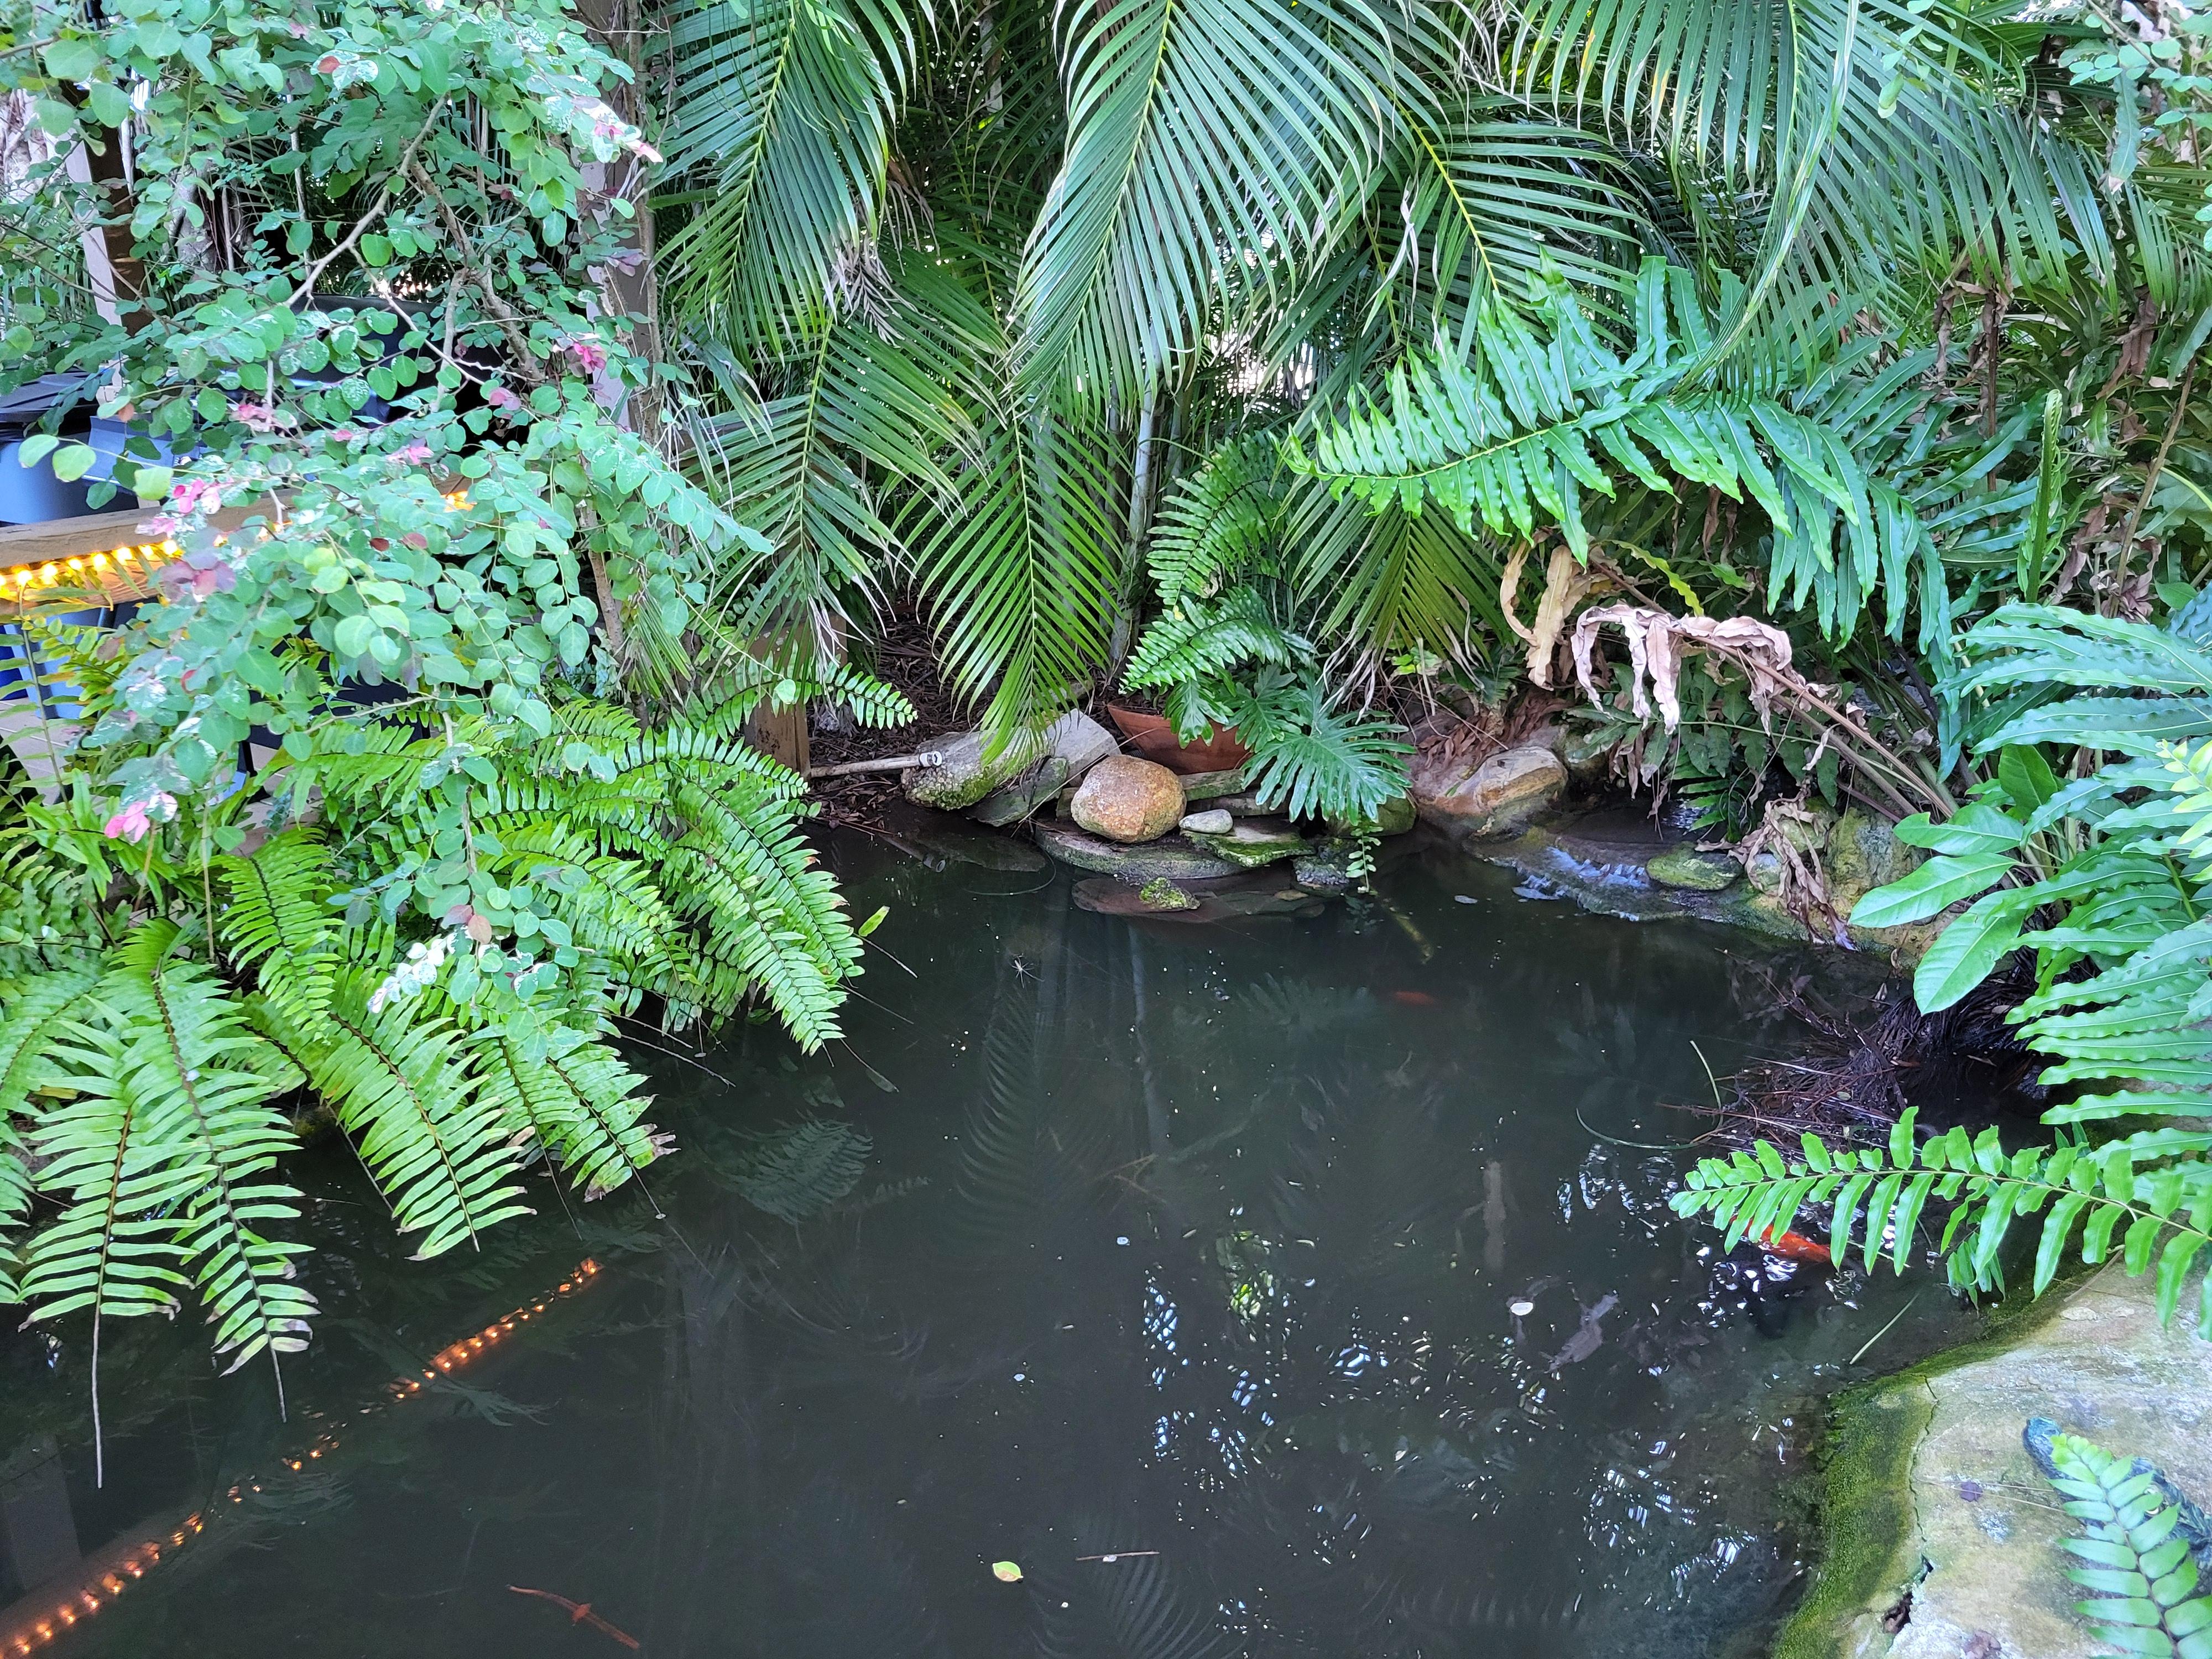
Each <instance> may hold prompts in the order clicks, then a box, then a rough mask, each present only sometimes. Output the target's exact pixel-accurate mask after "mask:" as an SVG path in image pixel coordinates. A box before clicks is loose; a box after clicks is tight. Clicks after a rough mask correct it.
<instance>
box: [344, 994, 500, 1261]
mask: <svg viewBox="0 0 2212 1659" xmlns="http://www.w3.org/2000/svg"><path fill="white" fill-rule="evenodd" d="M376 983H377V976H376V975H373V974H366V973H363V972H361V971H359V970H353V971H350V972H348V973H345V974H343V975H340V976H339V980H338V987H337V994H336V995H335V996H334V997H333V998H332V999H331V1006H330V1014H329V1018H330V1021H331V1026H332V1028H333V1030H334V1033H335V1036H334V1040H333V1041H332V1042H330V1043H329V1044H327V1045H325V1046H322V1047H320V1048H318V1049H317V1050H316V1051H315V1052H313V1054H310V1055H309V1056H308V1057H307V1074H308V1077H309V1079H311V1080H312V1081H313V1084H314V1086H315V1088H316V1089H317V1091H319V1092H320V1093H321V1094H322V1095H323V1096H324V1097H325V1098H326V1099H327V1100H329V1102H330V1103H331V1108H332V1109H333V1110H334V1111H336V1112H337V1118H338V1121H339V1122H340V1123H342V1124H343V1125H344V1126H345V1127H346V1128H347V1129H348V1130H349V1131H350V1132H352V1133H355V1134H357V1135H359V1136H360V1137H361V1155H362V1162H363V1163H364V1164H367V1165H368V1170H369V1173H370V1174H371V1175H372V1176H374V1177H375V1178H376V1182H377V1184H378V1185H379V1186H380V1187H381V1188H383V1189H384V1193H385V1196H386V1198H388V1199H390V1200H391V1201H392V1209H393V1212H394V1213H395V1215H396V1216H397V1218H398V1223H399V1230H400V1231H402V1232H404V1233H407V1232H420V1233H421V1234H422V1240H421V1242H420V1243H418V1244H417V1246H416V1252H415V1255H416V1260H418V1261H419V1260H422V1259H424V1258H427V1257H429V1256H434V1255H440V1254H441V1253H442V1252H444V1251H446V1250H449V1249H453V1246H454V1245H456V1244H459V1243H463V1242H464V1241H466V1242H467V1243H471V1244H474V1243H477V1242H478V1237H479V1235H480V1234H482V1232H483V1231H484V1229H486V1228H487V1227H490V1226H492V1225H495V1224H496V1223H498V1222H501V1221H505V1220H507V1219H508V1218H511V1217H514V1216H519V1215H528V1214H530V1213H531V1211H530V1209H529V1207H528V1206H526V1205H525V1204H524V1203H523V1202H522V1188H521V1187H520V1185H519V1184H518V1180H519V1176H520V1160H519V1157H518V1154H517V1153H516V1152H515V1151H514V1149H513V1147H511V1146H507V1144H506V1139H505V1135H506V1126H505V1124H504V1122H503V1121H502V1119H501V1116H500V1114H499V1113H498V1111H497V1110H495V1109H494V1108H493V1107H492V1106H491V1105H490V1104H489V1103H488V1102H486V1101H485V1100H484V1099H483V1097H482V1093H481V1091H479V1089H478V1088H477V1079H476V1078H475V1076H474V1074H473V1073H471V1069H470V1067H469V1066H468V1065H467V1063H466V1060H465V1053H464V1051H463V1050H462V1049H461V1048H460V1045H459V1042H458V1041H457V1039H456V1036H455V1033H454V1031H453V1027H452V1026H451V1024H449V1023H447V1021H446V1020H444V1019H442V1018H439V1017H438V1015H437V1014H435V1012H430V1009H429V1001H430V1000H429V999H428V998H416V999H415V1000H411V1001H403V1000H395V1001H392V1002H389V1003H387V1004H386V1006H384V1007H383V1008H382V1009H380V1010H372V1009H371V1008H370V1007H369V1006H368V1005H369V998H370V993H371V992H372V991H373V989H374V987H375V985H376Z"/></svg>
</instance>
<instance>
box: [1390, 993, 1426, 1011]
mask: <svg viewBox="0 0 2212 1659" xmlns="http://www.w3.org/2000/svg"><path fill="white" fill-rule="evenodd" d="M1390 1000H1392V1001H1393V1002H1402V1003H1404V1004H1405V1005H1406V1006H1407V1007H1408V1008H1433V1007H1435V1006H1437V1000H1436V999H1435V998H1434V997H1432V996H1431V995H1430V994H1428V993H1427V992H1426V991H1393V992H1391V993H1390Z"/></svg>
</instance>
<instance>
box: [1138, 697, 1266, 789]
mask: <svg viewBox="0 0 2212 1659" xmlns="http://www.w3.org/2000/svg"><path fill="white" fill-rule="evenodd" d="M1106 712H1107V713H1108V714H1111V715H1112V716H1113V717H1114V724H1115V726H1116V727H1117V728H1118V729H1119V730H1120V732H1121V736H1122V738H1123V739H1124V740H1125V741H1126V742H1127V745H1128V747H1129V748H1130V750H1132V751H1133V752H1134V753H1136V754H1139V755H1141V756H1142V757H1144V758H1145V759H1146V760H1148V761H1157V762H1158V763H1160V764H1161V765H1162V766H1164V767H1166V768H1167V769H1168V770H1169V771H1170V772H1177V773H1181V774H1182V775H1184V776H1186V777H1188V776H1189V775H1191V774H1192V773H1194V772H1225V771H1227V770H1228V769H1230V768H1231V767H1232V766H1242V765H1243V764H1244V763H1245V762H1246V761H1247V760H1249V759H1250V758H1251V754H1252V751H1251V750H1249V749H1247V748H1246V747H1245V746H1244V745H1243V744H1241V743H1239V742H1237V729H1236V727H1234V726H1217V727H1216V728H1215V729H1214V732H1213V735H1212V737H1211V738H1207V739H1206V741H1205V742H1204V743H1181V742H1178V741H1177V740H1176V734H1175V727H1174V726H1171V725H1170V724H1169V723H1168V721H1167V720H1166V718H1165V717H1164V716H1163V715H1159V714H1142V713H1139V711H1138V710H1136V709H1134V708H1115V707H1113V706H1112V705H1111V704H1110V703H1109V705H1108V706H1107V709H1106Z"/></svg>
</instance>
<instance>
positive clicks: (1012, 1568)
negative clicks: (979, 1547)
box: [991, 1561, 1022, 1584]
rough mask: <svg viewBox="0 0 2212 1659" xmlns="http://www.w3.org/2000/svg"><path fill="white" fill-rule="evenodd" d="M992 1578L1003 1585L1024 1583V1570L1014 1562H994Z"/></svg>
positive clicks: (992, 1564)
mask: <svg viewBox="0 0 2212 1659" xmlns="http://www.w3.org/2000/svg"><path fill="white" fill-rule="evenodd" d="M991 1577H994V1578H995V1579H997V1580H998V1581H999V1582H1000V1583H1002V1584H1018V1583H1021V1582H1022V1570H1021V1568H1020V1567H1019V1566H1018V1565H1016V1564H1015V1563H1013V1562H1012V1561H994V1562H992V1563H991Z"/></svg>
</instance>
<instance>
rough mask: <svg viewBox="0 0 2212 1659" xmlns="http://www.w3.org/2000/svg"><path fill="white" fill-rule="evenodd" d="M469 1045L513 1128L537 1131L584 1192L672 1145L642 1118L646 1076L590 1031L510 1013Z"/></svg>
mask: <svg viewBox="0 0 2212 1659" xmlns="http://www.w3.org/2000/svg"><path fill="white" fill-rule="evenodd" d="M467 1046H468V1048H469V1049H470V1051H471V1053H472V1054H474V1055H475V1057H476V1063H477V1070H478V1072H479V1073H480V1074H481V1075H482V1076H483V1079H484V1087H483V1098H484V1100H485V1102H486V1103H487V1104H489V1106H490V1107H491V1108H492V1109H494V1110H495V1111H496V1112H498V1113H499V1114H500V1115H501V1118H502V1119H503V1120H504V1121H506V1123H507V1126H508V1133H510V1134H513V1133H518V1132H520V1133H527V1134H528V1135H530V1136H532V1138H534V1139H536V1140H537V1142H538V1145H539V1146H543V1147H544V1149H545V1154H546V1156H547V1158H550V1160H552V1161H553V1162H554V1163H556V1164H558V1165H559V1166H560V1167H561V1169H562V1170H563V1171H564V1172H565V1173H567V1174H568V1176H570V1177H571V1178H572V1179H573V1180H574V1182H575V1183H576V1184H577V1185H578V1186H579V1187H580V1188H583V1191H584V1196H585V1197H586V1199H594V1198H599V1197H601V1196H603V1195H604V1194H607V1193H610V1192H612V1191H613V1190H614V1189H615V1188H617V1187H619V1186H621V1185H622V1184H623V1182H626V1181H628V1180H629V1179H630V1177H631V1176H635V1175H636V1174H638V1173H639V1172H640V1171H641V1170H643V1169H644V1168H645V1166H646V1165H647V1164H650V1163H652V1162H653V1160H654V1159H655V1158H659V1157H660V1156H661V1155H662V1154H663V1153H665V1152H667V1151H668V1150H669V1148H668V1147H667V1146H665V1144H663V1142H662V1141H661V1140H660V1139H659V1138H658V1137H656V1136H655V1135H654V1134H653V1126H652V1125H651V1124H649V1123H641V1122H639V1121H638V1120H639V1118H640V1117H641V1115H643V1113H644V1111H645V1109H646V1108H647V1106H648V1105H650V1104H651V1103H652V1102H651V1100H650V1098H649V1097H646V1096H642V1095H640V1094H639V1093H638V1092H637V1091H638V1090H639V1088H640V1087H641V1085H642V1084H643V1081H644V1080H643V1079H641V1078H640V1077H639V1076H638V1075H637V1073H635V1072H633V1071H631V1070H630V1069H629V1066H625V1065H624V1064H623V1062H622V1060H621V1058H620V1056H618V1055H617V1054H616V1053H615V1052H614V1051H613V1050H612V1049H611V1048H608V1047H607V1046H606V1044H605V1043H604V1042H600V1041H599V1040H598V1039H597V1038H595V1037H593V1036H592V1035H591V1034H590V1033H589V1032H586V1031H580V1030H576V1029H575V1028H574V1027H573V1026H567V1025H542V1024H532V1023H528V1022H524V1021H520V1020H516V1019H507V1020H502V1021H500V1022H497V1023H495V1024H489V1025H487V1026H485V1027H484V1028H483V1030H480V1031H476V1032H473V1033H471V1035H470V1036H469V1037H468V1039H467ZM656 1212H657V1209H656Z"/></svg>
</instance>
